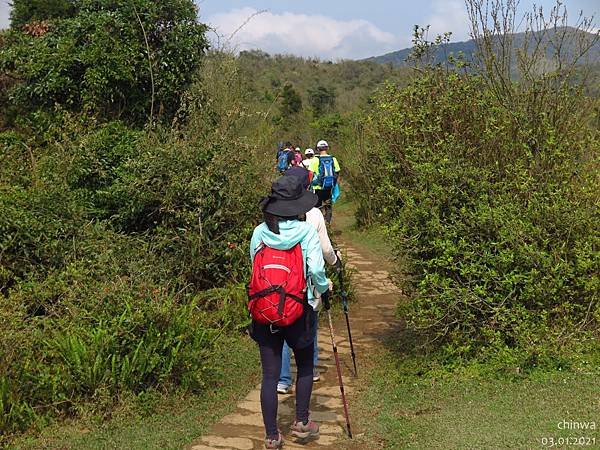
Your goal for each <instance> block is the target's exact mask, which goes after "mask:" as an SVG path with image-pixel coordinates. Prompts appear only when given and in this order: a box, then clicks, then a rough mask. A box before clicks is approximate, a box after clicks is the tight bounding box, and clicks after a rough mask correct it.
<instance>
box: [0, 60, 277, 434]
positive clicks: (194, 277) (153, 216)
mask: <svg viewBox="0 0 600 450" xmlns="http://www.w3.org/2000/svg"><path fill="white" fill-rule="evenodd" d="M198 77H199V81H198V82H197V83H195V84H194V85H193V86H192V87H191V89H190V90H189V91H188V93H187V94H186V96H185V98H184V106H183V107H182V108H181V109H180V111H179V112H178V114H177V119H176V121H175V122H174V124H173V126H172V127H170V128H167V127H163V126H155V127H152V128H148V129H147V130H144V131H140V130H135V129H131V127H129V126H128V125H126V123H124V122H122V121H113V122H106V123H102V122H98V121H97V120H96V119H94V118H89V117H85V116H80V115H74V114H69V113H67V114H61V115H60V122H53V125H52V126H51V127H50V128H49V129H48V130H46V133H45V135H44V136H43V138H41V139H40V138H39V137H37V136H34V135H33V134H34V133H33V132H32V130H31V129H27V128H24V129H21V130H20V131H19V132H17V131H15V130H12V131H7V132H4V133H1V134H0V141H1V142H2V143H3V144H5V145H2V146H1V147H0V160H1V161H2V162H3V164H2V165H1V166H0V181H1V184H0V208H2V211H3V212H5V214H2V216H1V217H0V268H1V269H0V300H1V301H0V360H2V361H3V364H2V365H0V417H1V419H0V433H2V434H3V435H4V439H7V436H10V435H11V434H13V433H16V432H19V431H21V430H24V429H27V428H29V427H31V426H34V425H36V424H37V425H39V426H42V425H43V424H44V422H45V421H47V420H51V419H52V418H53V417H60V416H64V415H77V414H78V413H79V411H80V410H81V408H82V407H83V405H86V404H91V405H95V407H96V408H98V412H99V413H100V414H101V415H107V414H110V412H111V410H112V408H113V407H114V405H116V404H117V403H118V401H119V398H121V397H123V396H127V395H128V393H134V394H136V395H138V394H139V395H145V394H144V393H146V392H156V391H161V392H168V391H170V390H183V391H185V390H193V391H199V390H202V389H204V388H206V387H207V386H210V385H212V384H213V383H214V382H215V380H216V379H217V378H218V373H219V372H218V371H219V370H220V369H219V367H220V364H222V362H220V361H215V358H216V357H215V355H216V354H217V347H216V346H217V345H220V343H221V342H222V341H221V340H220V338H221V337H222V336H223V334H224V333H231V332H235V333H237V332H240V330H241V329H242V328H243V325H244V324H245V323H246V320H247V314H246V313H245V290H244V287H243V284H242V283H241V282H242V281H245V279H246V278H247V275H248V271H249V258H248V254H247V246H248V241H249V238H250V234H251V230H252V228H253V226H254V225H256V223H258V219H259V211H258V207H257V197H258V195H259V193H260V192H263V191H264V190H265V186H266V184H267V183H268V178H269V176H270V172H269V171H265V170H264V167H263V164H262V163H261V161H262V160H263V158H264V155H263V153H262V151H260V150H259V149H260V148H261V147H262V146H263V144H264V142H265V141H271V136H272V135H271V134H269V133H270V128H269V127H268V126H264V124H265V121H264V116H260V115H258V114H257V115H256V116H254V114H255V113H254V111H252V110H251V106H250V104H247V103H244V101H245V97H244V95H243V89H244V83H243V81H242V80H241V78H240V76H239V72H238V70H237V64H236V61H235V59H234V58H232V57H229V56H227V55H213V56H210V57H208V58H207V60H206V64H205V65H204V67H203V70H202V72H201V73H199V74H198ZM240 93H242V95H240ZM248 118H252V119H253V120H252V121H249V120H248ZM254 119H257V120H254ZM261 120H262V122H261ZM0 442H3V441H2V438H0Z"/></svg>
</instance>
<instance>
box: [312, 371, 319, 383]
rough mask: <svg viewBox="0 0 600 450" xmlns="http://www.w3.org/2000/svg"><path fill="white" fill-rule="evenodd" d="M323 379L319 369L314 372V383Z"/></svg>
mask: <svg viewBox="0 0 600 450" xmlns="http://www.w3.org/2000/svg"><path fill="white" fill-rule="evenodd" d="M320 379H321V374H320V373H319V370H318V369H315V370H314V371H313V382H316V381H319V380H320Z"/></svg>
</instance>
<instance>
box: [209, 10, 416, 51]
mask: <svg viewBox="0 0 600 450" xmlns="http://www.w3.org/2000/svg"><path fill="white" fill-rule="evenodd" d="M253 15H254V16H253ZM252 16H253V17H252ZM249 18H250V20H248V19H249ZM246 21H247V23H245V24H244V22H246ZM207 22H208V23H209V24H210V25H211V26H212V27H214V28H216V29H217V33H218V34H219V35H220V36H221V38H220V39H219V43H220V44H223V43H224V42H225V41H227V39H228V38H229V37H230V35H231V34H232V33H234V32H235V31H236V30H238V28H239V27H240V26H241V28H240V29H239V30H238V31H237V32H235V34H234V36H233V37H232V38H231V40H230V42H229V44H230V45H231V47H233V48H234V49H236V50H247V49H254V48H259V49H261V50H263V51H265V52H267V53H271V54H275V53H290V54H294V55H298V56H305V57H319V58H323V59H343V58H351V59H359V58H365V57H369V56H375V55H380V54H383V53H386V52H389V51H394V50H398V49H399V48H402V47H405V46H407V45H408V44H409V43H410V40H408V39H399V38H397V37H396V36H394V35H393V34H392V33H388V32H386V31H383V30H381V29H379V28H377V27H376V26H375V25H373V24H372V23H371V22H368V21H366V20H348V21H342V20H335V19H332V18H329V17H325V16H321V15H306V14H293V13H289V12H285V13H282V14H274V13H272V12H270V11H266V12H262V13H258V14H257V10H256V9H254V8H242V9H234V10H232V11H229V12H227V13H220V14H215V15H213V16H210V17H209V18H208V19H207ZM243 24H244V25H243ZM242 25H243V26H242Z"/></svg>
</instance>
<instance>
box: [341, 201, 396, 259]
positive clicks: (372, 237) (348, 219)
mask: <svg viewBox="0 0 600 450" xmlns="http://www.w3.org/2000/svg"><path fill="white" fill-rule="evenodd" d="M355 212H356V204H355V203H354V202H352V201H351V200H349V199H348V198H347V195H343V196H342V197H341V198H340V200H339V201H338V202H336V204H335V207H334V214H333V233H332V234H333V235H332V239H333V240H334V241H335V240H336V238H337V236H339V235H342V236H343V239H344V240H345V241H347V242H352V246H354V247H356V248H357V249H359V250H363V251H365V252H367V253H370V254H376V255H378V256H379V257H381V256H384V257H385V258H391V256H392V249H391V248H390V246H389V243H387V242H386V240H385V238H384V227H383V226H381V225H369V227H365V228H359V227H358V226H357V224H356V218H355Z"/></svg>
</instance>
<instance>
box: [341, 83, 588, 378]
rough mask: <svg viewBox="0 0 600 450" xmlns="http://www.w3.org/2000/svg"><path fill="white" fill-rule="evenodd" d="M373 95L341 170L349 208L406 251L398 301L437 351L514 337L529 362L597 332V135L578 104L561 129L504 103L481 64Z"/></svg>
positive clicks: (489, 348)
mask: <svg viewBox="0 0 600 450" xmlns="http://www.w3.org/2000/svg"><path fill="white" fill-rule="evenodd" d="M570 94H571V92H570V91H569V90H566V91H560V92H558V93H557V94H556V95H564V96H568V95H570ZM373 106H374V107H373V110H372V112H371V114H370V115H369V117H368V118H367V119H366V120H365V122H364V128H365V135H366V143H365V146H366V147H367V148H368V149H369V152H367V153H366V155H367V158H368V160H364V159H363V158H364V157H362V155H364V154H365V152H363V151H361V152H359V156H358V161H357V162H356V163H355V169H353V170H351V174H352V178H353V187H354V189H355V190H356V191H357V192H358V198H359V201H360V205H359V210H358V214H359V219H360V220H362V221H363V223H364V222H366V223H368V222H370V221H380V222H383V223H385V224H386V225H387V228H388V230H389V235H390V238H391V239H392V240H393V242H394V245H395V249H396V252H397V254H398V255H408V259H409V267H408V270H409V272H410V273H411V275H412V276H411V277H410V278H409V280H407V282H406V284H405V286H404V287H405V288H406V289H407V290H408V291H410V292H412V294H413V296H414V297H413V301H412V302H410V303H409V304H406V305H405V306H404V307H403V308H402V310H401V312H402V313H403V314H406V315H407V316H408V318H409V321H410V324H411V325H412V326H413V327H414V328H416V329H418V330H421V331H422V332H424V333H425V334H426V335H427V336H429V338H430V342H432V343H433V342H435V344H436V345H437V346H438V348H442V349H443V350H444V354H445V355H446V357H447V358H448V359H447V363H448V364H455V363H456V361H457V360H459V359H462V358H471V357H473V356H477V355H479V357H481V358H483V359H485V358H486V357H489V356H490V355H493V354H495V353H496V352H502V351H509V352H510V351H513V352H516V353H517V354H518V355H519V356H518V358H517V359H518V360H519V362H520V364H521V365H522V366H523V367H531V366H535V365H540V364H547V363H548V362H549V361H550V359H549V356H551V355H559V354H564V352H565V351H566V349H568V348H569V347H571V346H572V345H573V344H574V343H575V342H576V340H577V339H585V338H586V337H587V338H590V337H593V335H594V333H595V330H597V329H598V326H599V323H598V318H599V312H600V305H599V303H598V292H599V291H600V284H599V283H598V278H597V276H595V275H594V274H597V272H598V269H599V268H600V267H599V261H600V260H599V258H598V256H599V255H598V244H599V243H600V241H599V238H598V236H599V233H598V231H599V230H598V223H599V221H598V216H597V199H598V198H597V193H596V192H595V189H594V183H595V181H594V175H593V174H594V170H595V169H597V158H598V155H597V149H598V141H597V140H596V139H595V138H594V136H593V134H592V133H591V132H590V131H588V129H586V128H585V127H581V126H577V125H576V124H577V120H576V119H577V117H570V118H569V117H562V118H561V123H560V126H561V128H560V129H561V130H564V129H565V123H569V122H568V121H569V120H571V122H570V123H571V124H572V125H571V127H572V128H570V130H571V131H570V132H569V133H568V134H567V133H565V132H564V131H562V132H561V133H558V132H557V128H556V127H555V125H554V124H553V123H552V122H551V120H549V118H548V117H549V116H547V115H546V113H545V111H539V112H538V113H537V114H538V115H535V116H534V117H532V112H531V111H530V110H525V108H524V106H526V105H520V104H518V103H516V104H515V105H513V106H514V109H513V110H508V109H506V108H504V107H503V106H502V105H499V104H498V103H497V101H496V99H495V98H494V96H493V95H492V93H491V92H489V91H488V90H487V89H486V85H485V83H484V82H483V80H482V79H481V78H479V77H477V76H464V77H459V76H458V75H455V74H449V75H447V74H445V73H442V72H441V71H433V72H430V73H429V74H427V75H424V76H423V77H421V78H418V79H416V80H415V81H414V82H413V83H412V84H411V85H410V86H408V87H407V88H404V89H398V88H396V87H394V86H392V85H388V86H387V87H386V88H385V89H382V90H381V91H380V92H379V94H378V95H377V96H376V98H375V100H374V105H373ZM567 129H569V128H568V127H567ZM367 166H368V167H378V168H379V169H378V170H368V171H365V170H362V168H364V167H367ZM507 354H508V353H507Z"/></svg>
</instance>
